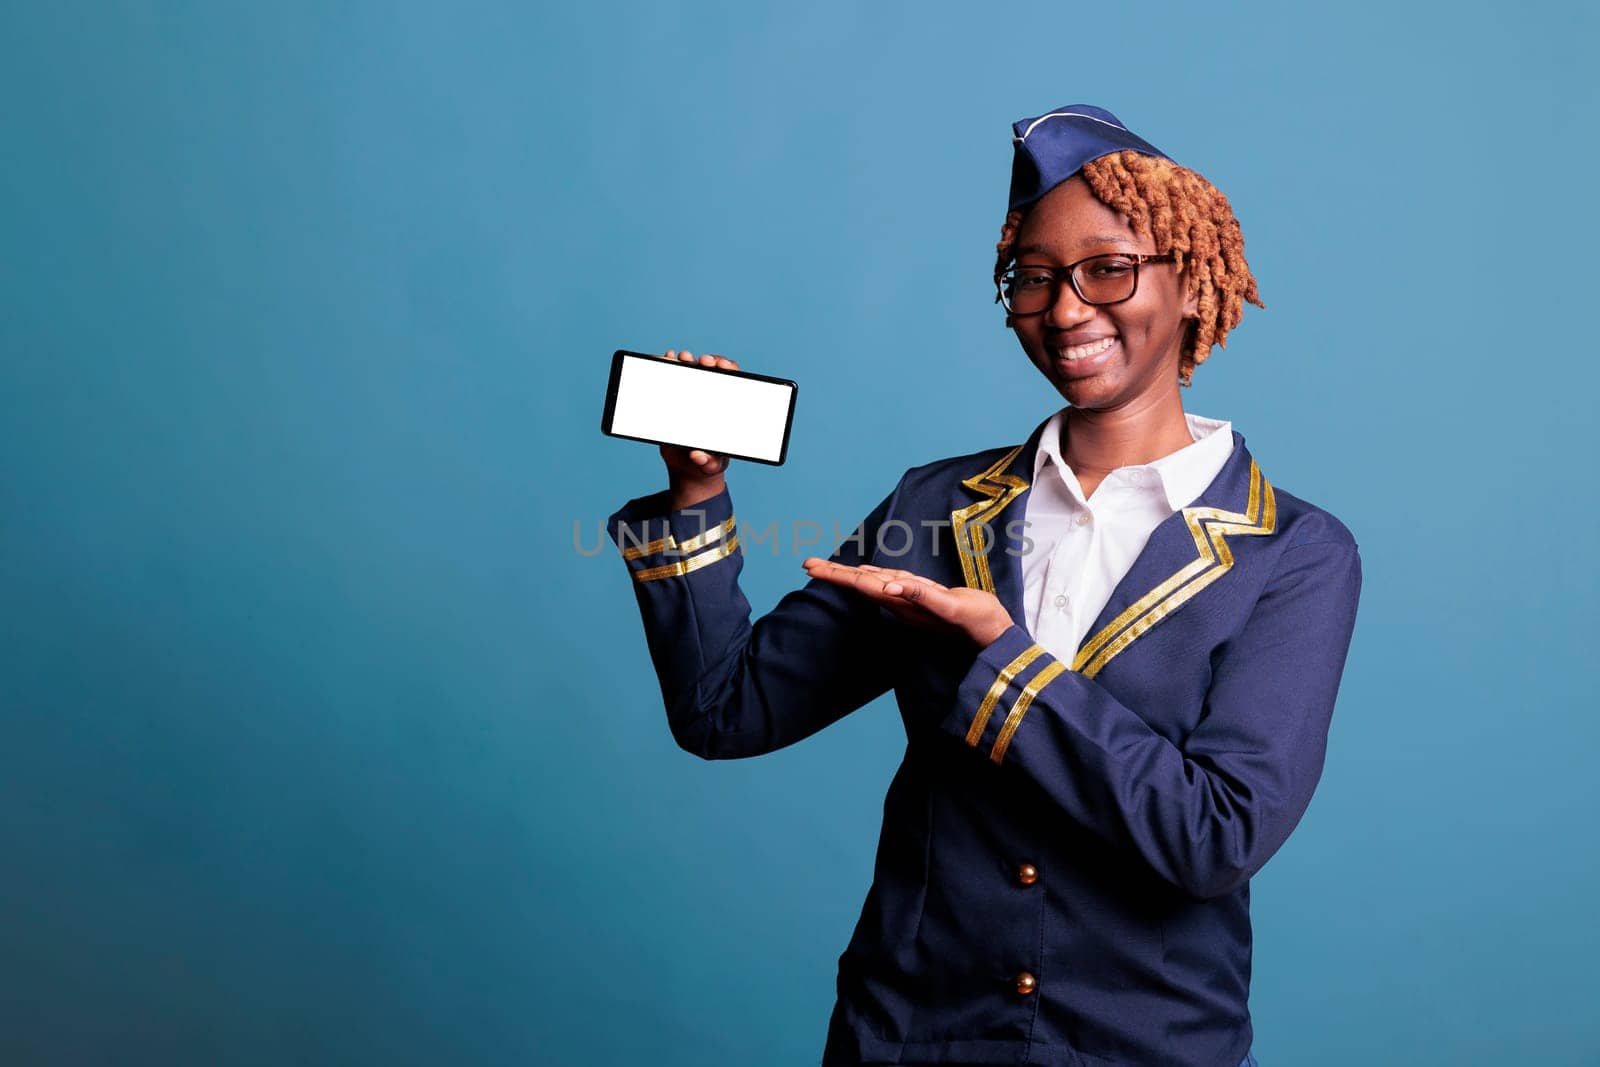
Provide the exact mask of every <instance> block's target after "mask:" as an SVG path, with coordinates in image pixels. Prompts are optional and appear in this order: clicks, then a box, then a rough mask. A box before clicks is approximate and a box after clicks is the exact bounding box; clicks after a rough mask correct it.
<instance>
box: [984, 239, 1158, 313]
mask: <svg viewBox="0 0 1600 1067" xmlns="http://www.w3.org/2000/svg"><path fill="white" fill-rule="evenodd" d="M1176 258H1177V257H1176V256H1174V255H1173V254H1172V253H1171V252H1163V253H1161V254H1160V255H1144V254H1142V253H1134V252H1110V253H1106V254H1103V255H1098V256H1090V257H1088V258H1087V259H1080V260H1078V262H1076V263H1068V264H1067V265H1066V266H1065V267H1012V268H1011V269H1010V270H1007V271H1002V272H1001V273H1000V274H999V275H997V276H996V277H995V288H996V289H997V290H998V292H997V293H996V294H995V300H997V301H999V302H1000V303H1002V304H1004V305H1005V309H1006V310H1007V311H1008V312H1010V313H1011V314H1013V315H1039V314H1042V313H1044V312H1046V311H1049V310H1050V309H1051V308H1052V307H1054V306H1055V303H1056V298H1057V297H1058V296H1060V294H1061V279H1062V278H1066V279H1067V280H1068V281H1070V282H1071V283H1072V291H1073V292H1075V293H1077V294H1078V299H1079V300H1082V301H1083V302H1084V303H1085V304H1120V303H1122V302H1123V301H1124V300H1127V299H1129V298H1130V297H1132V296H1133V294H1134V293H1136V292H1138V291H1139V264H1141V263H1170V262H1172V261H1173V260H1174V259H1176Z"/></svg>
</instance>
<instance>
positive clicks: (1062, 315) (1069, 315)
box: [1044, 279, 1095, 330]
mask: <svg viewBox="0 0 1600 1067" xmlns="http://www.w3.org/2000/svg"><path fill="white" fill-rule="evenodd" d="M1094 314H1095V308H1094V305H1093V304H1085V303H1084V302H1083V301H1082V300H1081V299H1079V298H1078V291H1077V290H1076V289H1074V288H1073V287H1072V285H1071V283H1070V282H1068V281H1066V280H1065V279H1063V280H1062V282H1061V286H1060V288H1059V289H1057V290H1056V302H1055V303H1054V304H1052V305H1051V306H1050V310H1049V311H1047V312H1045V315H1044V317H1045V321H1046V323H1048V324H1049V325H1050V326H1051V327H1053V328H1055V329H1058V330H1070V329H1072V328H1073V327H1074V326H1081V325H1083V324H1084V323H1086V322H1088V321H1089V320H1090V319H1092V318H1094Z"/></svg>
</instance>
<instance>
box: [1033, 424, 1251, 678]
mask: <svg viewBox="0 0 1600 1067" xmlns="http://www.w3.org/2000/svg"><path fill="white" fill-rule="evenodd" d="M1066 412H1067V408H1062V409H1061V410H1060V411H1057V412H1056V413H1055V414H1054V415H1052V416H1050V418H1049V419H1048V420H1046V422H1045V425H1044V430H1043V431H1042V433H1041V435H1040V438H1039V449H1038V451H1037V452H1036V453H1035V455H1034V461H1033V482H1032V489H1031V490H1030V492H1029V493H1028V504H1027V509H1026V514H1025V515H1024V518H1026V519H1027V521H1028V526H1027V527H1026V530H1027V535H1028V537H1029V538H1030V539H1031V540H1032V541H1033V547H1032V550H1031V551H1029V552H1026V553H1025V554H1024V555H1023V556H1022V606H1023V610H1024V611H1025V612H1026V614H1027V622H1026V625H1027V629H1028V632H1029V633H1031V634H1032V635H1033V638H1034V640H1035V641H1037V642H1038V643H1039V644H1041V645H1043V646H1044V647H1045V648H1046V649H1048V650H1049V651H1050V652H1051V653H1053V654H1054V655H1055V656H1056V657H1057V658H1058V659H1062V660H1065V661H1066V662H1068V663H1071V662H1072V660H1073V657H1074V656H1075V655H1076V654H1077V651H1078V646H1079V645H1081V644H1082V643H1083V639H1084V637H1085V635H1086V634H1087V633H1088V630H1089V627H1090V626H1092V625H1094V621H1095V619H1096V618H1098V617H1099V615H1100V612H1101V610H1102V609H1103V608H1104V607H1105V606H1106V601H1108V600H1110V599H1111V594H1112V592H1113V591H1115V589H1116V587H1117V583H1118V582H1120V581H1122V579H1123V578H1124V577H1125V576H1126V575H1127V573H1128V571H1129V570H1130V569H1131V568H1132V567H1133V562H1134V560H1135V559H1137V558H1138V557H1139V553H1140V552H1142V551H1144V546H1145V544H1146V543H1147V542H1148V541H1149V540H1150V534H1151V533H1152V532H1153V531H1154V530H1155V528H1156V526H1158V525H1159V524H1160V523H1161V521H1162V520H1163V519H1165V518H1167V517H1169V516H1171V515H1172V514H1173V513H1175V512H1177V511H1178V510H1179V509H1181V508H1184V507H1187V506H1188V505H1189V504H1192V503H1194V501H1195V498H1197V497H1198V496H1199V495H1200V494H1201V493H1203V492H1204V491H1205V489H1206V487H1207V486H1209V485H1210V484H1211V482H1212V481H1213V480H1214V479H1215V478H1216V476H1217V474H1218V472H1219V471H1221V470H1222V466H1223V464H1225V463H1226V462H1227V461H1228V457H1229V456H1230V455H1232V454H1233V424H1232V423H1229V422H1219V421H1218V420H1216V419H1208V418H1204V417H1203V416H1200V415H1191V414H1187V413H1185V415H1184V419H1185V420H1186V421H1187V422H1188V424H1189V433H1190V435H1191V436H1193V437H1194V444H1191V445H1186V446H1184V447H1183V448H1180V449H1178V450H1177V451H1176V452H1172V453H1169V454H1167V455H1165V456H1162V457H1161V458H1160V459H1158V460H1155V461H1154V462H1152V463H1146V464H1142V465H1139V466H1133V467H1118V468H1117V469H1116V470H1114V471H1112V472H1111V473H1110V474H1107V475H1106V476H1105V479H1104V480H1102V481H1101V482H1100V484H1099V485H1098V486H1096V487H1095V491H1094V495H1093V496H1092V497H1090V498H1089V499H1088V500H1085V499H1084V496H1083V488H1082V487H1081V486H1080V485H1079V484H1078V477H1077V475H1075V474H1073V473H1072V468H1071V467H1068V466H1067V463H1066V460H1064V459H1062V458H1061V428H1062V425H1063V423H1064V419H1065V417H1066Z"/></svg>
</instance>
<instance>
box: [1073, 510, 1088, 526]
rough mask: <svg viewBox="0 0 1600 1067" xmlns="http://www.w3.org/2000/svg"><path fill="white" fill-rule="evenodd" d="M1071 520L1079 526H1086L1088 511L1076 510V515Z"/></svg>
mask: <svg viewBox="0 0 1600 1067" xmlns="http://www.w3.org/2000/svg"><path fill="white" fill-rule="evenodd" d="M1073 521H1074V522H1076V523H1077V524H1078V525H1079V526H1087V525H1089V513H1088V512H1087V511H1080V512H1078V517H1077V518H1076V519H1074V520H1073Z"/></svg>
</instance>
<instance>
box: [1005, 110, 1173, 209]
mask: <svg viewBox="0 0 1600 1067" xmlns="http://www.w3.org/2000/svg"><path fill="white" fill-rule="evenodd" d="M1011 129H1012V138H1011V147H1012V148H1013V149H1015V150H1016V154H1015V156H1013V157H1012V160H1011V207H1010V209H1009V210H1011V211H1020V210H1022V209H1024V208H1026V207H1027V206H1028V205H1029V204H1031V203H1033V202H1034V201H1035V200H1037V199H1039V198H1040V197H1041V196H1043V195H1044V194H1045V193H1048V192H1049V191H1050V190H1051V189H1054V188H1055V187H1056V186H1058V185H1060V184H1061V183H1062V182H1064V181H1066V180H1067V179H1068V178H1070V177H1072V176H1073V175H1074V174H1076V173H1078V170H1079V168H1081V167H1082V166H1083V165H1084V164H1085V163H1087V162H1089V161H1090V160H1091V159H1099V158H1100V157H1101V156H1105V155H1110V154H1111V153H1112V152H1121V151H1123V150H1131V151H1134V152H1142V153H1144V154H1145V155H1147V156H1160V157H1161V158H1162V159H1171V158H1172V157H1171V156H1169V155H1167V154H1166V153H1165V152H1163V151H1161V149H1159V148H1157V147H1156V146H1155V145H1153V144H1151V143H1150V142H1149V141H1146V140H1145V139H1144V138H1143V137H1140V136H1139V135H1138V134H1136V133H1133V132H1131V131H1130V130H1129V129H1128V127H1126V126H1124V125H1123V124H1122V121H1121V120H1120V119H1118V118H1117V116H1115V115H1113V114H1112V113H1111V112H1109V111H1107V110H1106V109H1105V108H1103V107H1094V106H1093V105H1091V104H1068V105H1067V106H1066V107H1058V108H1056V109H1055V110H1054V111H1051V112H1048V113H1046V114H1043V115H1040V116H1039V117H1038V118H1032V119H1018V120H1017V121H1016V122H1013V123H1012V124H1011Z"/></svg>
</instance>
